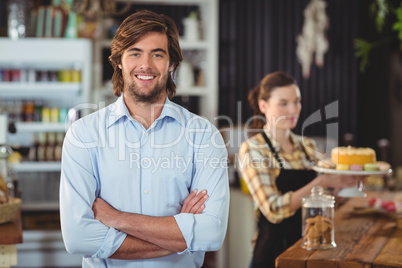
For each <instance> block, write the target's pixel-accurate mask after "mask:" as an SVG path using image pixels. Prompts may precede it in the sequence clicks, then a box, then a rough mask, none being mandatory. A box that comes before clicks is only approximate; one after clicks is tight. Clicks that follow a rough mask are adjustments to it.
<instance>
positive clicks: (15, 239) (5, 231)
mask: <svg viewBox="0 0 402 268" xmlns="http://www.w3.org/2000/svg"><path fill="white" fill-rule="evenodd" d="M19 243H22V223H21V212H18V213H17V216H16V217H15V219H14V221H12V222H8V223H2V224H0V245H8V244H19Z"/></svg>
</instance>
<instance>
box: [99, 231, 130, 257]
mask: <svg viewBox="0 0 402 268" xmlns="http://www.w3.org/2000/svg"><path fill="white" fill-rule="evenodd" d="M126 236H127V234H126V233H123V232H120V231H118V230H116V229H114V228H113V227H111V228H109V231H108V232H107V234H106V236H105V239H104V240H103V243H102V245H101V247H100V248H99V250H98V252H96V253H95V255H93V256H92V257H94V258H101V259H106V258H109V257H110V256H112V255H113V253H115V252H116V250H118V249H119V247H120V246H121V244H122V243H123V241H124V239H126Z"/></svg>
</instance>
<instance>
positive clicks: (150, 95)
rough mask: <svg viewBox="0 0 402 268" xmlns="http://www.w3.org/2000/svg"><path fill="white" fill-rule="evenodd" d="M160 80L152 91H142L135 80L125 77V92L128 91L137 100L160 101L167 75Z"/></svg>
mask: <svg viewBox="0 0 402 268" xmlns="http://www.w3.org/2000/svg"><path fill="white" fill-rule="evenodd" d="M123 78H124V74H123ZM128 81H130V82H128ZM160 82H161V83H158V84H156V85H155V87H154V88H153V89H151V90H150V91H148V92H145V93H142V92H140V90H139V88H138V85H137V84H136V83H135V82H134V81H132V80H129V79H125V78H124V83H125V84H126V86H125V92H127V94H128V95H129V96H130V97H132V98H133V100H134V101H136V102H141V103H149V104H153V103H156V102H157V101H159V98H160V96H161V94H162V92H163V91H164V90H165V88H166V82H167V77H166V79H163V80H162V81H160Z"/></svg>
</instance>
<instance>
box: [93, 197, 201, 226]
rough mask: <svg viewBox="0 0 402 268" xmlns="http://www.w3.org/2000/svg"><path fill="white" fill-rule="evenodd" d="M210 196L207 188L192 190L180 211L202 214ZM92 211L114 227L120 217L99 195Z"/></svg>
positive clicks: (95, 215)
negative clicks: (114, 222)
mask: <svg viewBox="0 0 402 268" xmlns="http://www.w3.org/2000/svg"><path fill="white" fill-rule="evenodd" d="M208 197H209V196H208V195H207V191H206V190H203V191H201V192H200V193H199V194H197V190H194V191H192V192H191V193H190V194H189V195H188V196H187V197H186V199H185V200H184V202H183V207H182V208H181V211H180V213H192V214H201V213H202V211H203V210H204V208H205V205H204V203H205V201H207V199H208ZM92 211H93V212H94V217H95V219H96V220H99V221H100V222H102V223H103V224H104V225H106V226H107V227H114V225H113V221H114V220H117V219H119V217H118V216H119V215H118V214H119V213H120V212H119V211H118V210H116V209H115V208H114V207H112V206H111V205H109V204H108V203H107V202H106V201H105V200H103V199H102V198H99V197H98V198H96V199H95V201H94V203H93V205H92Z"/></svg>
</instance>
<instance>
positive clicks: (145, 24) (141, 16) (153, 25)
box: [109, 10, 183, 99]
mask: <svg viewBox="0 0 402 268" xmlns="http://www.w3.org/2000/svg"><path fill="white" fill-rule="evenodd" d="M149 32H158V33H163V34H166V36H167V38H168V53H169V58H170V62H169V64H170V66H173V69H172V73H171V75H169V77H168V81H167V83H166V92H167V95H168V98H169V99H172V98H173V97H174V95H175V94H176V85H175V83H174V82H173V79H172V77H173V76H174V75H175V73H176V71H177V69H178V67H179V66H180V63H181V62H182V60H183V55H182V53H181V49H180V44H179V32H178V30H177V27H176V25H175V23H174V21H173V20H172V19H171V18H169V17H167V16H165V15H163V14H157V13H155V12H152V11H149V10H141V11H138V12H136V13H134V14H132V15H130V16H129V17H127V18H126V19H125V20H124V21H123V22H122V24H121V25H120V27H119V29H118V30H117V31H116V35H115V37H114V38H113V41H112V46H111V55H110V56H109V62H110V63H111V64H112V66H113V69H114V73H113V77H112V84H113V92H114V94H115V95H116V96H117V97H119V96H120V95H121V93H122V92H123V89H124V80H123V74H122V70H121V69H120V68H119V64H121V57H122V55H123V53H124V51H125V50H126V49H127V48H129V47H130V46H132V45H133V44H135V43H136V42H137V41H138V39H139V38H140V37H141V36H143V35H144V34H146V33H149Z"/></svg>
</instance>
